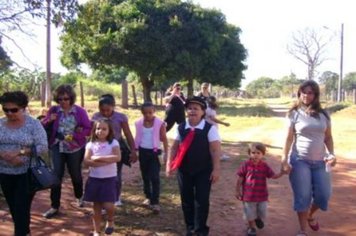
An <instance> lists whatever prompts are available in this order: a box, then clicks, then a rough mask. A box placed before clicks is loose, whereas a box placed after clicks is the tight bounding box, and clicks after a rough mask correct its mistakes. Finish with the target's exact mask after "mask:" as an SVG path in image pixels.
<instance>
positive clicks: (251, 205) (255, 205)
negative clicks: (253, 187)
mask: <svg viewBox="0 0 356 236" xmlns="http://www.w3.org/2000/svg"><path fill="white" fill-rule="evenodd" d="M242 204H243V218H244V219H245V220H247V221H253V220H255V219H257V218H259V219H262V220H263V219H265V218H266V214H267V201H264V202H243V203H242Z"/></svg>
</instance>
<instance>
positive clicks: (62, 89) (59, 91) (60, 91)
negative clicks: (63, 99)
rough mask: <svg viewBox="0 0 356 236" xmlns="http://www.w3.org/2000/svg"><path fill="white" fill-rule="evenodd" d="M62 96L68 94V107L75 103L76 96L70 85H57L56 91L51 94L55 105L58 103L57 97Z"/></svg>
mask: <svg viewBox="0 0 356 236" xmlns="http://www.w3.org/2000/svg"><path fill="white" fill-rule="evenodd" d="M64 94H68V96H69V100H70V105H73V104H74V103H75V100H76V98H77V95H76V93H75V91H74V89H73V86H72V85H70V84H62V85H59V86H58V87H57V88H56V90H54V93H53V98H54V101H56V103H59V101H58V99H59V97H60V96H62V95H64Z"/></svg>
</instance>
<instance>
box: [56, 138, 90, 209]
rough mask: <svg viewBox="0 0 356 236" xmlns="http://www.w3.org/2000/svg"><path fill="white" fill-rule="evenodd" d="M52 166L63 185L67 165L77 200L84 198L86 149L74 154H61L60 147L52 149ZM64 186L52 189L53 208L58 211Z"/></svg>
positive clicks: (60, 185)
mask: <svg viewBox="0 0 356 236" xmlns="http://www.w3.org/2000/svg"><path fill="white" fill-rule="evenodd" d="M50 154H51V159H52V165H53V169H54V172H55V173H56V174H57V176H58V178H59V179H60V181H61V183H62V179H63V176H64V170H65V165H67V169H68V172H69V175H70V178H71V179H72V184H73V189H74V195H75V197H76V198H81V197H82V196H83V178H82V161H83V157H84V148H82V149H81V150H79V151H77V152H74V153H61V152H59V145H58V144H57V145H55V146H53V147H52V148H51V149H50ZM61 192H62V184H59V185H58V186H56V187H54V188H52V189H51V206H52V207H53V208H55V209H58V208H59V207H60V205H61Z"/></svg>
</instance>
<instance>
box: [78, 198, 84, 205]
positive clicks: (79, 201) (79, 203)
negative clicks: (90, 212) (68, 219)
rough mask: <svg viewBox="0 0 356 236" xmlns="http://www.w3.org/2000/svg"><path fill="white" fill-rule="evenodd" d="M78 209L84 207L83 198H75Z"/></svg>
mask: <svg viewBox="0 0 356 236" xmlns="http://www.w3.org/2000/svg"><path fill="white" fill-rule="evenodd" d="M77 204H78V207H84V201H83V197H81V198H77Z"/></svg>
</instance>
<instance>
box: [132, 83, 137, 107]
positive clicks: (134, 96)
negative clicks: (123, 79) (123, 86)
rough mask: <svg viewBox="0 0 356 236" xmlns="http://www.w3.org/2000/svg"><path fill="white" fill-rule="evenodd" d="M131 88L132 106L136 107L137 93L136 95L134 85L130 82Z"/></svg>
mask: <svg viewBox="0 0 356 236" xmlns="http://www.w3.org/2000/svg"><path fill="white" fill-rule="evenodd" d="M131 89H132V95H133V99H134V102H133V103H134V106H135V107H137V106H138V104H137V95H136V90H135V85H134V84H132V85H131Z"/></svg>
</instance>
